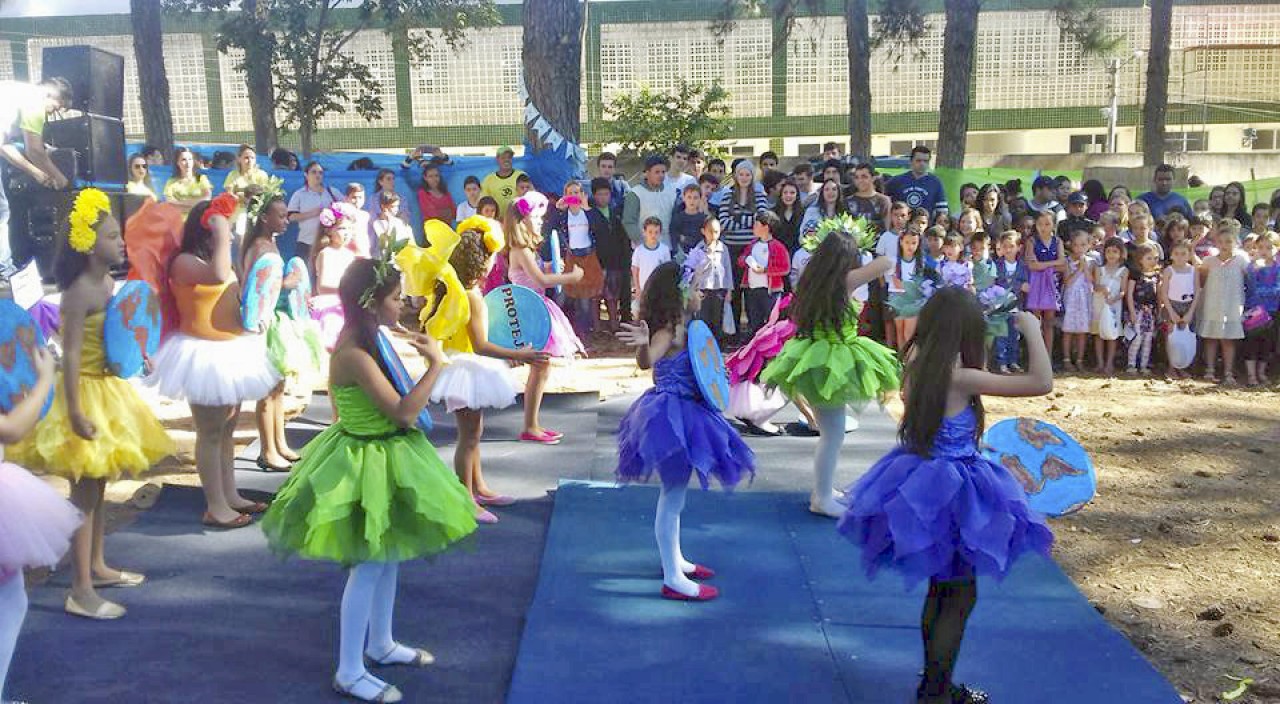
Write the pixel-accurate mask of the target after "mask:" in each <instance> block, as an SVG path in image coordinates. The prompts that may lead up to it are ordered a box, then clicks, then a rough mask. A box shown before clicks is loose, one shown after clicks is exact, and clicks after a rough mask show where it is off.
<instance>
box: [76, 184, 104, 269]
mask: <svg viewBox="0 0 1280 704" xmlns="http://www.w3.org/2000/svg"><path fill="white" fill-rule="evenodd" d="M110 212H111V201H110V200H109V199H108V198H107V194H106V193H103V192H102V191H100V190H98V189H96V188H86V189H84V190H83V191H80V195H78V196H76V201H75V205H73V206H72V207H71V217H70V224H71V227H70V230H69V231H68V233H67V244H69V245H71V249H73V250H75V251H77V252H79V253H81V254H88V253H89V252H90V250H92V249H93V245H94V244H96V243H97V241H98V231H97V230H94V229H93V226H94V225H97V224H98V220H99V219H100V218H101V217H102V216H103V215H105V214H107V213H110Z"/></svg>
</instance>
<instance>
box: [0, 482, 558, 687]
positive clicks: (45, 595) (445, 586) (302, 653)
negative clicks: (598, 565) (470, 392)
mask: <svg viewBox="0 0 1280 704" xmlns="http://www.w3.org/2000/svg"><path fill="white" fill-rule="evenodd" d="M203 508H204V503H203V498H202V496H201V493H200V491H199V490H198V489H193V488H186V487H174V486H169V487H166V488H165V490H164V492H163V493H162V494H161V497H160V500H159V502H158V503H157V504H156V506H155V507H154V508H152V509H151V510H149V511H147V512H145V513H144V514H142V515H141V517H140V518H139V520H138V521H137V522H136V523H134V524H133V525H131V526H128V527H125V528H123V529H121V530H119V531H117V532H115V533H112V534H111V535H109V536H108V537H107V543H106V549H107V556H108V559H109V560H110V561H111V563H112V564H115V565H120V566H123V567H128V568H130V569H136V570H139V571H142V572H144V573H146V575H147V577H148V579H147V583H146V584H144V585H143V586H141V587H138V588H136V589H113V590H104V594H105V595H106V596H107V597H108V598H111V599H115V600H118V601H119V602H121V603H122V604H124V605H125V606H126V607H128V608H129V614H128V615H127V616H126V617H125V618H123V619H121V620H119V621H110V622H94V621H88V620H85V619H79V618H75V617H73V616H68V615H66V614H64V613H63V611H62V598H63V596H64V595H65V593H66V588H67V584H68V579H69V578H68V575H67V574H66V573H65V572H64V573H59V574H56V575H54V577H53V579H52V580H51V583H49V584H47V585H45V586H41V587H38V588H36V589H33V590H32V591H31V611H30V613H29V615H28V617H27V621H26V623H25V625H24V627H23V631H22V635H21V637H20V639H19V641H18V649H17V654H16V656H15V659H14V663H13V669H12V670H11V672H10V676H9V689H8V690H7V692H6V694H7V695H8V696H11V697H14V698H16V699H21V700H24V701H32V702H50V703H53V702H57V703H58V704H98V703H102V704H120V703H121V702H139V703H143V702H145V703H147V704H169V703H173V704H189V703H190V702H232V701H246V702H280V703H294V702H296V703H298V704H303V703H306V704H315V703H321V704H323V703H324V702H340V701H345V700H343V699H341V698H340V697H338V696H337V695H336V694H334V693H333V692H332V690H331V689H330V686H329V682H330V679H331V678H332V676H333V670H334V666H335V657H336V653H337V640H338V638H337V636H338V633H337V631H338V606H339V603H340V600H341V598H342V589H343V585H344V583H345V578H346V575H345V572H343V570H342V569H341V568H339V567H338V566H336V565H331V564H325V563H315V562H304V561H301V560H289V561H287V562H281V561H280V560H279V559H278V558H276V557H275V556H274V555H272V554H271V553H270V552H269V551H268V549H267V545H266V539H265V538H264V537H263V535H262V532H261V530H259V529H258V528H256V527H254V528H245V529H241V530H236V531H231V532H227V533H205V532H204V530H203V529H202V528H201V526H200V524H199V518H200V513H201V511H202V510H203ZM499 511H500V515H501V516H502V522H501V523H499V524H497V525H493V526H483V527H482V528H481V529H480V530H479V531H478V532H477V533H476V534H475V535H474V536H473V537H472V538H469V539H468V540H467V541H464V543H463V544H462V545H460V546H459V547H458V548H456V549H455V550H453V551H451V552H449V553H447V554H445V555H443V556H440V557H438V558H437V559H435V560H419V561H415V562H409V563H404V564H403V565H402V566H401V573H400V582H399V594H398V598H397V601H396V604H397V608H396V623H395V627H396V637H397V638H398V639H400V640H402V641H403V642H405V643H410V644H414V645H418V646H421V647H424V648H426V649H428V650H430V651H432V652H433V653H435V655H436V658H437V661H436V664H435V665H432V666H431V667H427V668H422V669H411V668H403V667H399V668H390V669H387V670H379V671H378V674H379V675H380V676H381V677H383V678H384V679H386V680H387V681H389V682H392V683H394V684H396V685H397V686H399V687H400V689H401V690H403V691H404V693H405V701H406V702H446V701H447V702H483V703H491V702H501V701H502V700H503V698H504V697H505V694H506V690H507V684H508V678H509V677H510V672H511V668H512V665H513V663H514V660H515V653H516V644H517V642H518V638H519V634H520V631H521V628H522V627H523V623H524V614H525V610H526V608H527V607H528V604H529V600H530V598H531V596H532V593H533V588H534V584H535V580H536V577H537V573H538V561H539V560H540V558H541V553H542V550H541V547H542V543H543V536H544V529H545V526H546V525H547V518H548V515H549V514H550V512H551V501H550V499H549V498H547V497H543V498H542V499H540V500H532V501H522V502H520V503H519V504H517V505H515V506H512V507H509V508H504V509H499Z"/></svg>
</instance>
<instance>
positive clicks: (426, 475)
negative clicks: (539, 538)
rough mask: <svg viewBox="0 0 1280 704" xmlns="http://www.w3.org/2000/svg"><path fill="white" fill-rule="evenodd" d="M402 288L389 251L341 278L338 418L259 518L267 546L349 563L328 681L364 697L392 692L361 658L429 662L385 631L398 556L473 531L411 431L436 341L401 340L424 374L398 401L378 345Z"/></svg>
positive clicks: (457, 491)
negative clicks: (387, 256) (334, 664)
mask: <svg viewBox="0 0 1280 704" xmlns="http://www.w3.org/2000/svg"><path fill="white" fill-rule="evenodd" d="M400 293H401V291H400V273H399V272H398V271H396V270H395V269H394V268H393V267H392V266H391V263H390V260H389V259H379V260H370V259H363V260H358V261H356V262H355V263H353V264H352V265H351V267H350V268H349V269H348V270H347V272H346V273H345V274H344V275H343V277H342V281H341V283H340V284H339V287H338V295H339V297H340V298H341V300H342V305H343V308H344V309H345V310H346V321H345V324H344V327H343V330H342V333H341V335H339V337H338V342H337V345H336V347H335V348H334V351H333V355H332V357H331V359H330V364H329V389H330V394H331V398H332V399H333V402H334V406H335V408H336V410H337V411H338V417H339V420H338V422H337V423H335V424H334V425H332V426H330V427H329V428H328V429H327V430H325V431H324V432H323V433H321V434H320V435H319V436H317V437H316V438H315V439H314V440H312V441H311V442H310V443H308V444H307V446H306V447H305V448H303V450H302V460H301V461H300V462H299V463H298V464H297V465H295V466H294V469H293V474H292V475H291V476H290V477H289V480H288V481H287V482H286V483H285V485H284V486H283V487H281V488H280V491H279V492H278V493H277V494H276V499H275V502H274V503H273V504H272V505H271V509H270V510H269V511H267V514H266V517H265V518H264V519H263V521H262V529H263V532H264V533H266V535H267V540H268V541H269V542H270V544H271V547H272V548H273V549H274V550H276V551H278V552H281V553H284V554H292V555H298V556H300V557H303V558H307V559H312V560H328V561H331V562H337V563H339V564H341V565H343V566H346V567H348V568H349V569H350V573H349V576H348V578H347V587H346V590H345V591H344V592H343V595H342V609H341V616H340V635H339V645H338V669H337V672H336V673H335V675H334V678H333V687H334V689H335V690H337V691H338V692H339V693H341V694H344V695H346V696H349V697H352V698H354V699H360V700H363V701H369V702H398V701H400V700H401V694H400V691H399V690H398V689H396V688H395V687H393V686H391V685H389V684H387V683H386V682H383V681H382V680H380V679H378V678H376V677H374V676H373V675H371V674H369V671H368V670H367V669H366V668H365V658H366V657H367V658H368V659H369V660H371V661H372V662H373V663H374V664H375V665H409V666H417V667H420V666H424V665H428V664H430V663H431V662H433V661H434V659H435V658H434V657H433V656H432V655H431V654H430V653H428V652H427V651H425V650H419V649H415V648H410V647H406V646H403V645H400V644H398V643H397V642H396V641H395V640H394V639H393V638H392V636H391V620H392V613H393V611H394V609H395V594H396V578H397V576H398V574H399V563H400V562H402V561H405V560H413V559H416V558H419V557H424V556H427V555H433V554H436V553H440V552H443V551H444V550H445V549H446V548H448V547H449V545H451V544H452V543H455V542H457V541H458V540H461V539H462V538H464V537H466V536H467V535H468V534H470V533H471V532H472V531H474V530H475V528H476V521H475V505H474V503H473V502H472V500H471V495H470V494H469V493H468V492H467V490H466V488H464V487H463V486H462V484H461V482H459V481H458V478H457V477H456V476H455V475H454V473H453V471H451V470H450V469H449V468H448V467H447V466H446V465H445V464H444V463H443V462H442V461H441V460H440V456H439V455H437V454H436V450H435V448H433V447H432V446H431V444H430V443H429V442H427V438H426V436H425V435H423V434H422V432H421V431H419V430H417V429H416V428H415V422H416V420H417V418H418V414H419V413H421V412H422V409H423V408H424V407H426V405H427V399H428V397H429V396H430V395H431V388H432V386H433V385H434V384H435V381H436V378H437V377H438V376H439V374H440V370H441V368H442V366H443V362H444V354H443V353H442V352H441V351H440V345H439V344H438V343H437V342H436V341H435V340H434V339H432V338H430V337H428V336H426V335H416V336H415V337H414V338H413V339H412V340H411V341H410V344H411V345H413V347H414V348H415V349H417V350H418V352H420V353H421V354H422V356H423V357H424V358H425V359H426V362H427V373H426V374H425V375H423V377H422V378H421V379H420V380H419V381H418V383H417V385H415V386H414V387H413V389H412V390H410V392H409V393H408V394H407V395H406V396H403V397H401V396H400V394H398V393H397V392H396V390H395V388H394V387H393V386H392V385H391V379H390V375H389V371H388V369H387V367H386V365H385V363H384V362H383V361H382V360H381V358H380V357H379V355H378V352H377V346H376V345H377V343H376V339H377V338H376V336H377V334H378V326H379V325H390V324H392V323H394V322H396V321H397V320H398V319H399V317H400V307H401V303H400ZM366 636H367V638H368V640H367V642H366Z"/></svg>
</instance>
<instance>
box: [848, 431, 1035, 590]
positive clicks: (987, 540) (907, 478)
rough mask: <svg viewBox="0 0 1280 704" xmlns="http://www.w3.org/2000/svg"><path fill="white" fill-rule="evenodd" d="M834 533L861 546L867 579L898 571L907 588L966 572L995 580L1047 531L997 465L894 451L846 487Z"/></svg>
mask: <svg viewBox="0 0 1280 704" xmlns="http://www.w3.org/2000/svg"><path fill="white" fill-rule="evenodd" d="M849 491H850V492H851V494H850V496H851V497H852V502H851V503H850V505H849V509H848V510H847V511H846V512H845V514H844V516H843V517H842V518H841V519H840V523H839V525H838V530H839V531H840V533H842V534H843V535H844V536H845V537H846V538H848V539H849V540H851V541H852V542H854V543H855V544H857V545H860V546H861V547H862V564H863V567H864V568H865V569H866V571H867V575H868V576H869V577H874V576H875V574H876V572H877V571H878V570H879V569H880V568H882V567H889V568H893V569H896V570H898V571H899V572H901V573H902V574H903V576H904V577H905V580H906V582H907V584H908V586H910V585H911V584H914V583H916V582H919V581H922V580H925V579H929V578H935V579H938V580H943V581H945V580H952V579H960V578H964V577H969V576H972V575H974V574H981V575H987V576H993V577H996V578H997V579H1002V578H1003V577H1004V576H1005V575H1006V574H1007V573H1008V571H1009V568H1010V567H1011V566H1012V565H1013V563H1014V561H1015V560H1016V559H1017V557H1018V556H1019V555H1021V554H1022V553H1024V552H1027V551H1032V550H1034V551H1035V552H1039V553H1041V554H1044V555H1046V556H1047V555H1048V554H1049V549H1050V547H1051V546H1052V545H1053V533H1052V532H1051V531H1050V530H1049V528H1048V526H1046V525H1045V524H1044V518H1043V517H1042V516H1040V515H1039V514H1037V513H1036V512H1034V511H1033V510H1031V508H1030V507H1028V506H1027V498H1026V494H1025V492H1024V491H1023V490H1022V487H1021V486H1020V485H1019V484H1018V482H1017V481H1016V480H1015V479H1014V478H1013V477H1012V476H1011V475H1010V474H1009V473H1008V472H1007V471H1005V469H1004V468H1002V467H999V466H997V465H995V464H993V463H992V462H990V461H989V460H987V459H986V458H984V457H982V456H981V455H979V454H977V453H976V452H975V453H972V454H965V455H962V456H935V457H933V458H928V459H926V458H923V457H921V456H919V455H917V454H914V453H911V452H908V451H906V450H905V449H903V448H901V447H898V448H894V449H893V450H892V451H890V452H889V454H887V455H885V456H884V457H883V458H881V459H880V461H879V462H877V463H876V464H875V466H873V467H872V468H871V470H870V471H869V472H867V474H865V475H864V476H863V477H862V479H860V480H859V481H858V482H857V483H856V484H854V485H853V486H852V487H850V489H849Z"/></svg>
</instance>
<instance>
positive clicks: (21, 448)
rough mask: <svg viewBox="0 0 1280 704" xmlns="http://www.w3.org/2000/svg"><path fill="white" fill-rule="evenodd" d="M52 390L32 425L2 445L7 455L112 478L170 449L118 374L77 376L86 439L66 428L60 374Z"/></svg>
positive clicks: (70, 474) (52, 469) (76, 474)
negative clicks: (89, 431) (88, 430)
mask: <svg viewBox="0 0 1280 704" xmlns="http://www.w3.org/2000/svg"><path fill="white" fill-rule="evenodd" d="M54 394H55V396H54V399H53V406H52V407H51V408H50V409H49V413H48V414H47V415H46V416H45V417H44V419H42V420H41V421H40V422H39V423H38V424H37V425H36V427H35V429H34V430H32V431H31V433H30V434H28V435H27V436H26V437H25V438H23V439H22V440H21V441H20V442H18V443H17V444H14V445H10V446H9V447H7V448H5V455H6V458H7V459H9V460H12V461H13V462H16V463H18V464H21V465H23V466H25V467H27V468H29V469H35V470H40V471H42V472H45V473H48V474H55V475H58V476H61V477H67V478H68V479H86V478H87V479H116V478H119V477H120V476H121V475H129V476H133V475H136V474H139V473H141V472H144V471H146V470H147V469H149V468H150V467H151V466H152V465H154V464H155V463H156V462H159V461H160V460H162V459H164V458H165V457H168V456H169V455H171V454H173V452H174V445H173V441H172V440H171V439H170V438H169V434H168V433H167V432H165V429H164V426H162V425H160V421H159V420H158V419H156V416H155V414H154V413H152V412H151V408H150V407H148V406H147V404H146V402H145V401H143V400H142V397H140V396H139V395H138V393H137V392H136V391H134V389H133V387H132V386H130V385H129V382H127V381H125V380H124V379H121V378H119V377H115V376H81V377H80V409H81V411H83V413H84V415H85V417H87V418H88V419H89V422H91V423H93V427H94V429H95V430H96V431H97V432H96V434H95V435H94V438H93V439H92V440H85V439H84V438H82V437H80V436H79V435H76V434H75V432H73V431H72V430H71V420H70V418H69V417H68V415H67V395H66V389H65V388H64V386H63V377H62V375H58V383H57V390H56V391H55V392H54Z"/></svg>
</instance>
